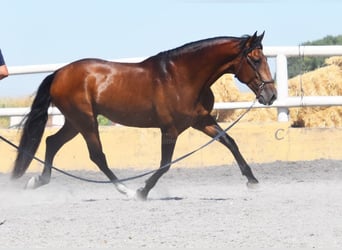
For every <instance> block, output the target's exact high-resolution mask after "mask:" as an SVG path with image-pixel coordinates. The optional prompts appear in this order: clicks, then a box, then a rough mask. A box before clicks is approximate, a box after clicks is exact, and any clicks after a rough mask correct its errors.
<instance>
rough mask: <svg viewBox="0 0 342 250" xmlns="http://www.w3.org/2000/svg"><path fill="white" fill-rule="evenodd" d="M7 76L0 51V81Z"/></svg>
mask: <svg viewBox="0 0 342 250" xmlns="http://www.w3.org/2000/svg"><path fill="white" fill-rule="evenodd" d="M7 76H8V69H7V66H6V63H5V60H4V57H3V56H2V53H1V50H0V80H2V79H4V78H5V77H7Z"/></svg>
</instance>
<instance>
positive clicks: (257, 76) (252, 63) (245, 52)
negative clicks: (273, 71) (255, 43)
mask: <svg viewBox="0 0 342 250" xmlns="http://www.w3.org/2000/svg"><path fill="white" fill-rule="evenodd" d="M251 51H252V50H250V49H248V50H246V51H244V52H243V55H242V58H241V60H240V64H239V68H238V70H237V72H236V73H235V77H236V78H237V76H238V74H239V73H240V70H241V67H242V63H243V60H244V59H247V62H248V65H249V66H251V67H252V69H253V71H254V73H255V75H256V78H257V79H258V80H260V82H259V84H258V91H257V94H256V97H257V98H258V97H259V96H260V94H261V91H262V90H263V89H264V87H265V85H266V84H270V83H274V80H273V79H272V80H269V81H266V80H264V79H263V78H262V76H261V74H260V72H259V71H258V69H257V66H256V65H255V62H253V60H252V59H251V58H250V56H249V55H248V54H249V52H251ZM246 84H247V86H249V85H250V82H248V83H246Z"/></svg>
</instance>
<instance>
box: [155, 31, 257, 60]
mask: <svg viewBox="0 0 342 250" xmlns="http://www.w3.org/2000/svg"><path fill="white" fill-rule="evenodd" d="M249 37H250V36H243V37H230V36H226V37H224V36H222V37H213V38H207V39H203V40H199V41H195V42H190V43H187V44H184V45H182V46H180V47H177V48H174V49H170V50H167V51H164V52H161V53H159V54H158V55H160V56H170V57H177V56H180V55H184V54H187V53H192V52H196V51H198V50H201V49H203V48H207V47H210V46H212V45H216V44H219V43H225V42H227V41H229V40H240V48H241V49H242V48H243V47H244V45H245V42H246V41H247V39H248V38H249Z"/></svg>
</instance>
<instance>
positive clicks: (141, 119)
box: [103, 110, 159, 127]
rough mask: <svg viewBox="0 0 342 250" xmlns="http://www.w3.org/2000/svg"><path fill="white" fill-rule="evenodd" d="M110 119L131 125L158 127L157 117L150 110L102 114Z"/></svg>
mask: <svg viewBox="0 0 342 250" xmlns="http://www.w3.org/2000/svg"><path fill="white" fill-rule="evenodd" d="M103 115H104V116H106V117H107V118H108V119H110V120H111V121H113V122H115V123H118V124H121V125H125V126H131V127H159V124H158V122H157V119H156V117H155V115H154V114H152V113H151V112H144V111H129V110H127V111H126V112H118V111H116V112H114V111H113V112H110V113H107V114H103Z"/></svg>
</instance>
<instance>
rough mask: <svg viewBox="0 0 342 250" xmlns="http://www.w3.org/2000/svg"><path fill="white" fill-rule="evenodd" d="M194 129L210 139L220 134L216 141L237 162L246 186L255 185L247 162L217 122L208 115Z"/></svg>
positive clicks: (255, 181)
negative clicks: (227, 150)
mask: <svg viewBox="0 0 342 250" xmlns="http://www.w3.org/2000/svg"><path fill="white" fill-rule="evenodd" d="M193 127H194V128H195V129H198V130H200V131H202V132H204V133H205V134H207V135H209V136H210V137H212V138H215V137H216V136H217V135H218V134H222V136H221V137H220V138H219V139H218V140H219V142H221V143H222V144H223V145H225V146H226V147H227V148H228V149H229V150H230V151H231V152H232V154H233V156H234V158H235V160H236V161H237V163H238V165H239V167H240V170H241V173H242V174H243V175H244V176H246V178H247V180H248V183H247V184H248V185H251V184H257V183H258V180H257V179H256V178H255V177H254V175H253V172H252V170H251V168H250V167H249V166H248V164H247V162H246V161H245V159H244V158H243V156H242V155H241V153H240V151H239V148H238V146H237V144H236V143H235V141H234V139H233V138H232V137H230V136H229V135H228V134H227V133H225V132H224V131H223V129H222V128H221V127H220V126H219V125H218V124H217V122H216V121H215V120H214V118H212V117H211V116H210V115H208V116H206V117H204V118H202V119H201V120H199V121H198V122H197V123H196V125H195V126H193Z"/></svg>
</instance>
